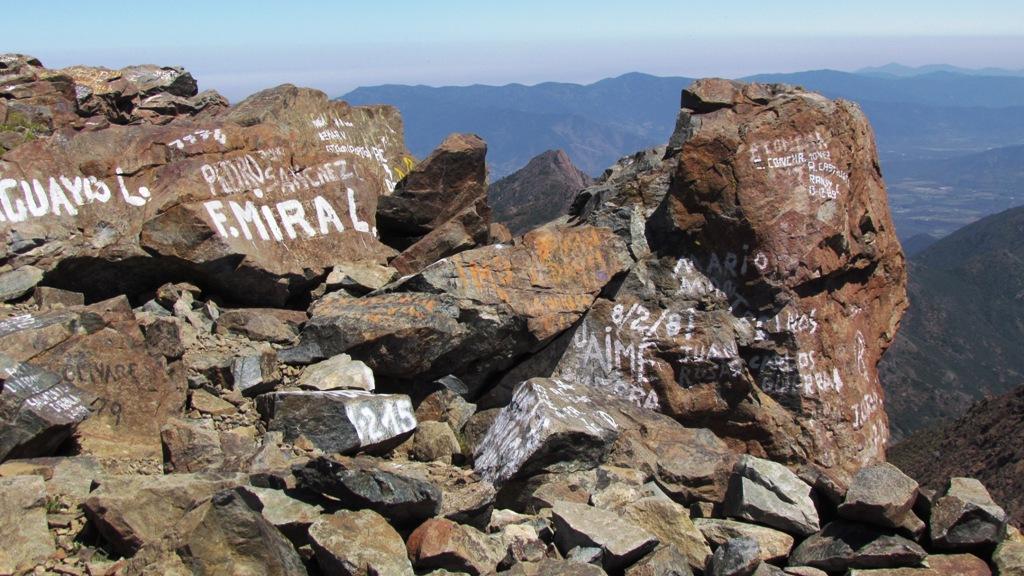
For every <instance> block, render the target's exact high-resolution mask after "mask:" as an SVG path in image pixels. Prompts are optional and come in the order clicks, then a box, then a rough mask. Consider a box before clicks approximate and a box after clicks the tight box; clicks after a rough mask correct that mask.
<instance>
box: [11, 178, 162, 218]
mask: <svg viewBox="0 0 1024 576" xmlns="http://www.w3.org/2000/svg"><path fill="white" fill-rule="evenodd" d="M115 182H116V190H117V192H119V194H118V195H116V197H118V198H120V199H121V200H122V201H123V202H124V203H125V204H127V205H129V206H131V207H135V208H138V207H141V206H145V205H146V203H148V202H149V200H150V192H149V189H148V188H146V187H145V186H140V187H139V188H138V190H137V191H136V192H132V191H131V190H129V188H128V185H127V184H126V182H125V179H124V173H123V172H122V171H121V169H120V168H117V170H116V174H115ZM19 192H20V194H19ZM12 196H13V200H12ZM114 197H115V193H114V191H113V190H112V189H111V187H110V186H109V185H107V183H106V182H104V181H103V180H100V179H98V178H96V177H95V176H74V177H69V176H64V175H59V176H50V177H44V178H43V179H39V178H32V179H31V180H16V179H14V178H2V179H0V222H11V223H17V222H24V221H26V220H29V219H32V218H42V217H43V216H48V215H53V216H61V215H66V216H77V215H78V209H79V208H81V207H82V206H85V205H87V204H92V203H99V204H106V203H107V202H109V201H110V200H111V199H113V198H114Z"/></svg>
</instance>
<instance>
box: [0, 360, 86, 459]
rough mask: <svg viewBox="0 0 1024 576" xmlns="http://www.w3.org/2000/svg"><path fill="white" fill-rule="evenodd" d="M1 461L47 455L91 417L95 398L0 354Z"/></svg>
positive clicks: (50, 373)
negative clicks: (90, 407) (1, 386)
mask: <svg viewBox="0 0 1024 576" xmlns="http://www.w3.org/2000/svg"><path fill="white" fill-rule="evenodd" d="M0 383H2V385H3V389H2V390H0V461H4V460H7V459H8V458H28V457H33V456H49V455H50V454H52V453H53V452H54V451H55V450H56V449H57V448H58V447H59V446H60V445H61V444H62V443H63V442H64V441H65V440H67V439H68V438H69V437H70V436H71V433H72V432H73V431H74V430H75V428H76V427H77V426H78V425H79V424H81V423H82V422H83V421H85V420H86V419H87V418H88V417H89V416H90V411H89V409H88V407H87V406H88V404H89V402H91V401H92V400H94V399H95V397H94V396H93V395H92V394H90V393H88V392H86V391H84V390H82V389H80V388H78V387H76V386H74V385H72V384H69V383H68V382H66V381H64V380H63V379H62V378H61V377H60V376H58V375H57V374H54V373H53V372H48V371H46V370H43V369H41V368H37V367H35V366H32V365H30V364H22V363H18V362H14V361H12V360H11V359H9V358H7V357H5V356H3V355H2V354H0Z"/></svg>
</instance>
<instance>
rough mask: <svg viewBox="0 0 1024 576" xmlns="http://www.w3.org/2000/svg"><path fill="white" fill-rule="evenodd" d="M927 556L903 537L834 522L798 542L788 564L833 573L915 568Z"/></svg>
mask: <svg viewBox="0 0 1024 576" xmlns="http://www.w3.org/2000/svg"><path fill="white" fill-rule="evenodd" d="M927 555H928V554H927V553H926V552H925V551H924V549H923V548H921V546H919V545H918V544H917V543H915V542H912V541H910V540H907V539H906V538H904V537H902V536H894V535H889V534H885V533H883V532H880V531H878V530H876V529H874V528H871V527H868V526H866V525H864V524H855V523H851V522H846V521H843V520H837V521H835V522H832V523H830V524H828V525H826V526H825V527H824V529H822V531H821V532H819V533H817V534H813V535H811V536H810V537H809V538H807V539H806V540H804V541H803V542H801V543H800V545H799V546H797V547H796V549H794V550H793V553H792V555H790V557H789V563H790V564H791V565H794V566H811V567H814V568H820V569H822V570H825V571H826V572H829V573H832V572H843V571H845V570H848V569H852V568H900V567H914V566H919V565H920V564H921V561H922V560H924V558H925V556H927Z"/></svg>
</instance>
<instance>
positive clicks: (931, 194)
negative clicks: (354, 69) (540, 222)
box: [342, 67, 1024, 239]
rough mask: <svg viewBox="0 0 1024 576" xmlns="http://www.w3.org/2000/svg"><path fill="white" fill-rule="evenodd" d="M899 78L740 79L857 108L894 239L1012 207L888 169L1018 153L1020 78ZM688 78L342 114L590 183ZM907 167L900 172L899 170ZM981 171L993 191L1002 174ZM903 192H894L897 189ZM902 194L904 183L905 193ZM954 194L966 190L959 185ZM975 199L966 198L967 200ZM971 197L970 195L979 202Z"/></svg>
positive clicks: (818, 74)
mask: <svg viewBox="0 0 1024 576" xmlns="http://www.w3.org/2000/svg"><path fill="white" fill-rule="evenodd" d="M913 70H914V71H920V72H921V73H920V74H916V73H915V74H912V75H911V74H909V73H908V74H906V75H903V76H898V75H895V74H890V75H883V76H878V75H872V74H863V73H850V72H840V71H836V70H815V71H807V72H799V73H794V74H759V75H756V76H750V77H747V78H744V80H748V81H760V82H782V83H789V84H797V85H801V86H803V87H805V88H807V89H809V90H815V91H818V92H821V93H823V94H825V95H826V96H829V97H831V98H840V97H841V98H844V99H847V100H853V101H856V102H857V103H858V104H859V105H860V107H861V108H862V109H863V110H864V112H865V114H867V116H868V118H869V119H870V121H871V125H872V128H873V130H874V131H875V134H876V137H877V144H878V148H879V153H880V157H881V162H882V169H883V173H884V174H885V176H886V178H887V182H888V183H889V185H890V193H891V203H892V206H893V209H894V217H895V224H896V229H897V232H898V233H899V235H900V237H901V238H903V239H908V238H910V237H912V236H915V235H918V234H928V235H931V236H935V237H940V236H943V235H945V234H948V233H949V232H950V231H952V230H954V229H956V228H958V227H960V226H962V225H964V224H966V223H968V222H970V221H973V220H974V219H976V218H978V217H980V216H984V215H986V214H990V213H994V212H996V211H999V210H1001V209H1005V208H1006V207H1008V206H1012V205H1015V204H1017V203H1018V200H1017V199H1016V194H1017V193H1018V191H1017V190H1016V189H1015V188H1014V187H1005V186H996V187H986V189H985V190H983V191H982V192H980V193H981V194H983V195H989V196H991V197H990V198H989V197H986V199H984V201H983V202H981V203H980V204H978V205H976V206H973V207H971V208H970V210H968V211H966V212H964V211H962V210H963V208H965V204H964V203H963V202H962V201H961V200H962V199H960V198H958V197H957V194H953V195H952V196H950V195H949V194H947V193H946V192H944V191H943V189H942V188H941V187H942V186H946V185H947V184H945V183H943V182H936V181H935V180H934V179H932V178H920V177H918V176H913V175H911V176H913V177H911V176H908V177H907V178H901V177H898V176H895V174H896V173H897V172H898V171H899V170H900V169H901V168H900V167H898V166H896V165H895V164H894V163H895V162H904V161H916V160H928V159H942V160H943V161H945V159H949V158H954V157H958V156H964V155H968V154H977V153H983V152H986V151H989V150H991V149H993V148H1005V147H1013V146H1020V145H1024V77H1015V76H1011V75H1001V76H985V75H981V74H980V72H982V71H971V72H972V73H971V74H968V73H966V72H964V73H960V72H958V71H955V69H950V68H945V67H938V68H927V69H913ZM691 82H692V79H690V78H686V77H658V76H651V75H648V74H641V73H629V74H624V75H622V76H618V77H616V78H608V79H605V80H601V81H599V82H595V83H593V84H588V85H580V84H568V83H557V82H545V83H542V84H537V85H535V86H524V85H522V84H509V85H505V86H485V85H473V86H446V87H436V88H435V87H429V86H402V85H384V86H372V87H364V88H358V89H356V90H354V91H352V92H350V93H348V94H346V95H344V96H342V98H343V99H345V100H347V101H349V102H350V103H352V104H372V103H387V104H394V105H396V106H398V107H399V109H400V110H401V111H402V116H403V119H404V121H405V129H406V142H407V145H408V146H409V148H410V150H411V151H412V152H413V154H415V155H416V156H418V157H423V156H425V155H426V154H427V153H429V152H430V150H432V149H433V148H434V146H436V145H437V143H438V142H440V141H441V140H442V139H444V137H445V136H447V135H448V134H449V133H450V132H454V131H458V132H472V133H476V134H479V135H480V136H481V137H483V138H484V140H486V141H487V143H488V158H487V160H488V165H489V167H490V170H491V174H490V178H491V181H492V182H493V181H496V180H498V179H500V178H502V177H504V176H506V175H508V174H511V173H512V172H514V171H516V170H518V169H520V168H522V167H523V166H525V165H526V163H527V162H528V161H529V160H530V159H531V158H533V157H535V156H537V155H538V154H540V153H542V152H544V151H545V150H552V149H561V150H564V151H565V152H566V154H567V155H568V156H569V158H571V159H572V161H573V163H574V164H575V165H576V166H578V167H579V168H580V169H581V170H583V171H584V172H585V173H587V174H589V175H591V176H596V175H599V174H600V173H602V172H603V171H604V170H605V168H607V167H608V166H610V165H611V164H613V163H614V162H615V161H617V160H618V159H619V158H621V157H623V156H627V155H629V154H632V153H634V152H636V151H638V150H643V149H646V148H650V147H653V146H656V145H659V144H661V143H663V142H664V141H665V139H666V137H667V136H668V134H670V133H671V132H672V130H673V127H674V125H675V121H676V115H677V113H678V110H679V95H680V92H681V91H682V90H683V88H685V87H686V86H688V85H689V84H690V83H691ZM908 166H910V165H908ZM996 170H997V168H994V169H992V170H990V173H989V174H988V176H990V177H991V179H992V180H993V181H1002V180H1006V179H1007V178H1009V177H1010V176H1009V175H1000V174H997V173H996ZM901 179H902V180H907V182H905V183H903V184H900V183H899V181H900V180H901ZM904 184H905V185H904ZM958 186H959V187H958V188H957V190H960V189H967V190H973V189H974V187H972V186H971V185H970V184H969V183H968V184H967V185H958ZM972 194H973V193H972ZM979 198H980V197H979Z"/></svg>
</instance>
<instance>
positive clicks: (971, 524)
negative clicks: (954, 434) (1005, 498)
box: [929, 478, 1007, 550]
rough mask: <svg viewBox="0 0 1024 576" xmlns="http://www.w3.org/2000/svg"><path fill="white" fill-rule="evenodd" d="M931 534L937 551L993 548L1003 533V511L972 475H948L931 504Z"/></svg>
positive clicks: (1004, 519)
mask: <svg viewBox="0 0 1024 576" xmlns="http://www.w3.org/2000/svg"><path fill="white" fill-rule="evenodd" d="M929 524H930V528H931V532H930V536H931V540H932V544H933V545H934V546H935V547H936V548H937V549H940V550H971V549H976V548H985V547H992V546H995V545H996V544H998V543H999V542H1001V541H1002V540H1003V537H1004V536H1005V535H1006V526H1007V517H1006V512H1005V511H1004V510H1003V509H1002V508H1000V507H999V505H998V504H996V503H995V502H994V501H993V500H992V497H991V496H990V495H989V493H988V490H986V489H985V486H984V485H983V484H982V483H981V482H979V481H977V480H975V479H974V478H951V479H950V480H949V484H947V486H946V490H945V491H944V492H943V494H942V495H941V496H940V497H939V498H938V499H936V500H935V502H934V503H933V504H932V507H931V521H930V523H929Z"/></svg>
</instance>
